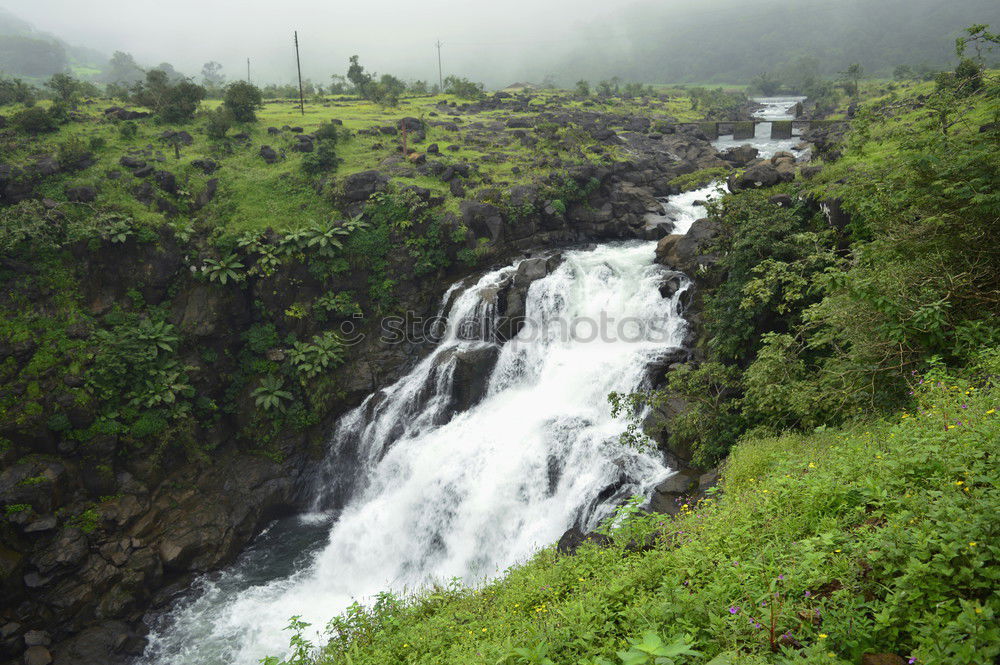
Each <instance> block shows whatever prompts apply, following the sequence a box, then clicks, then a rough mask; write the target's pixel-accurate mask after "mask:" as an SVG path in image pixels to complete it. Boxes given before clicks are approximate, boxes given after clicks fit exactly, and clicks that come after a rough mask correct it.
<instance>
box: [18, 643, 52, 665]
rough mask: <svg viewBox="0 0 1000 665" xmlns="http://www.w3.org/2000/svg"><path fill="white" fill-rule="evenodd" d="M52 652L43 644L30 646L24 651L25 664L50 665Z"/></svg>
mask: <svg viewBox="0 0 1000 665" xmlns="http://www.w3.org/2000/svg"><path fill="white" fill-rule="evenodd" d="M51 662H52V654H51V653H50V652H49V650H48V649H46V648H45V647H43V646H33V647H28V649H27V650H26V651H25V652H24V665H49V664H50V663H51Z"/></svg>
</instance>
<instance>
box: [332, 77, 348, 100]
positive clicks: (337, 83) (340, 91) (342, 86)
mask: <svg viewBox="0 0 1000 665" xmlns="http://www.w3.org/2000/svg"><path fill="white" fill-rule="evenodd" d="M330 79H331V82H330V94H331V95H344V94H347V92H348V90H349V87H348V85H347V77H346V76H342V75H340V74H334V75H333V76H331V77H330Z"/></svg>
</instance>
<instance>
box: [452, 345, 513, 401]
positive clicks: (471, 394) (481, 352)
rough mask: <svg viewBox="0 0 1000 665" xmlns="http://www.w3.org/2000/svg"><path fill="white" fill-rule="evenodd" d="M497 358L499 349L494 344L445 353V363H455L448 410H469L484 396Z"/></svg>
mask: <svg viewBox="0 0 1000 665" xmlns="http://www.w3.org/2000/svg"><path fill="white" fill-rule="evenodd" d="M499 357H500V347H499V346H497V345H495V344H483V345H481V346H477V347H472V348H457V349H454V350H452V351H450V352H449V353H448V354H446V357H445V358H444V361H445V362H453V363H454V370H453V372H454V373H453V374H452V376H453V381H452V390H451V400H450V402H449V410H450V411H452V412H454V413H461V412H463V411H468V410H469V409H471V408H472V407H474V406H475V405H476V404H478V403H479V402H481V401H482V399H483V398H484V397H486V394H487V392H488V390H489V387H490V375H491V374H492V372H493V367H494V366H495V365H496V362H497V359H498V358H499Z"/></svg>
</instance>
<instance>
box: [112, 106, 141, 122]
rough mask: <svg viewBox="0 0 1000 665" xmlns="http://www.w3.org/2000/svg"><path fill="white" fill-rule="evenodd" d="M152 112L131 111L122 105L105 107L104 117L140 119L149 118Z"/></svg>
mask: <svg viewBox="0 0 1000 665" xmlns="http://www.w3.org/2000/svg"><path fill="white" fill-rule="evenodd" d="M150 115H151V114H149V113H147V112H145V111H130V110H128V109H124V108H122V107H120V106H112V107H110V108H106V109H104V117H106V118H111V119H114V120H138V119H140V118H148V117H149V116H150Z"/></svg>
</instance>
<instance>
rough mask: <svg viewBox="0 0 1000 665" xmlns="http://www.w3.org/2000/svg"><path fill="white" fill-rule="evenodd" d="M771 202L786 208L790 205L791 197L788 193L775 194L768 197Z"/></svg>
mask: <svg viewBox="0 0 1000 665" xmlns="http://www.w3.org/2000/svg"><path fill="white" fill-rule="evenodd" d="M768 201H770V202H771V203H773V204H774V205H776V206H778V207H779V208H788V207H790V206H791V205H792V197H791V196H789V195H788V194H775V195H774V196H772V197H770V198H769V199H768Z"/></svg>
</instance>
